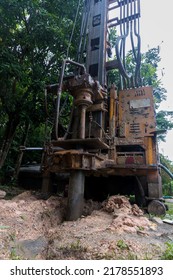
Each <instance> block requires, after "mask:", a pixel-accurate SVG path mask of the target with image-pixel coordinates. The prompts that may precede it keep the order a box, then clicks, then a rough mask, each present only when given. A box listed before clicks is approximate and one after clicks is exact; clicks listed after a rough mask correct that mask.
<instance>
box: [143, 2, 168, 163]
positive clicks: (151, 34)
mask: <svg viewBox="0 0 173 280" xmlns="http://www.w3.org/2000/svg"><path fill="white" fill-rule="evenodd" d="M172 26H173V17H172V1H171V0H141V39H142V52H145V51H146V50H147V49H148V48H153V47H157V46H158V45H160V57H161V62H160V64H159V73H158V74H159V78H160V79H162V83H163V86H164V88H165V89H166V90H167V100H166V101H165V102H163V103H162V104H161V107H160V109H161V110H170V111H173V74H172V72H173V71H172V68H173V55H172V53H173V41H172ZM162 41H163V43H162ZM159 150H160V152H161V153H163V154H164V155H165V156H168V157H169V159H170V160H172V161H173V130H172V131H170V132H168V134H167V137H166V142H165V143H161V144H160V145H159Z"/></svg>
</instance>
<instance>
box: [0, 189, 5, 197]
mask: <svg viewBox="0 0 173 280" xmlns="http://www.w3.org/2000/svg"><path fill="white" fill-rule="evenodd" d="M6 194H7V193H6V192H5V191H1V190H0V199H3V198H4V197H5V196H6Z"/></svg>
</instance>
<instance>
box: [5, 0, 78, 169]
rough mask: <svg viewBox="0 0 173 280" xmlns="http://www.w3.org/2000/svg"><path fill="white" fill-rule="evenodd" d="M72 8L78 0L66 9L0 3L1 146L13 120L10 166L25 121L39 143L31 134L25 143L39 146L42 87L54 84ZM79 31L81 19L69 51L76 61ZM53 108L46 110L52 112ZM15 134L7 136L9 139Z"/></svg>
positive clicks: (19, 1) (22, 1) (52, 4)
mask: <svg viewBox="0 0 173 280" xmlns="http://www.w3.org/2000/svg"><path fill="white" fill-rule="evenodd" d="M77 4H78V1H77V0H67V1H66V3H65V5H62V1H57V0H52V1H48V0H45V1H41V0H35V1H33V0H9V1H6V0H2V1H1V2H0V23H1V24H0V110H1V117H0V145H2V143H3V140H4V139H5V141H6V140H7V139H6V138H5V137H6V135H7V127H8V124H9V123H11V120H13V121H14V122H15V125H13V128H14V133H15V135H16V136H15V138H14V140H13V145H12V149H11V151H10V154H9V156H8V159H7V161H6V165H7V166H9V165H14V159H15V158H16V152H17V147H19V146H20V145H21V144H22V143H21V141H22V137H23V133H25V132H24V131H23V128H24V127H25V123H28V122H30V124H31V130H32V131H35V128H36V127H37V128H38V129H37V133H38V134H39V135H38V139H37V138H36V137H35V133H33V134H30V135H29V141H28V142H32V143H33V142H34V140H36V142H35V145H37V143H38V142H39V143H38V144H40V143H41V142H42V144H43V141H44V136H43V133H42V131H43V123H44V122H45V119H46V114H45V110H44V88H45V85H47V84H50V83H57V79H58V76H59V71H60V65H61V61H62V58H65V57H66V50H67V46H68V44H69V38H70V33H71V30H72V27H73V24H74V18H75V13H76V8H77ZM67 7H70V8H67ZM79 28H80V20H78V21H77V26H76V29H75V35H74V37H73V40H72V44H71V47H70V53H69V57H70V58H71V59H74V58H75V54H76V45H77V42H78V36H79V34H80V32H79ZM51 104H52V105H53V103H51ZM52 105H51V107H52V108H51V111H53V110H54V107H53V106H52ZM9 130H10V128H9ZM38 130H40V132H38ZM14 133H11V134H8V137H11V138H13V137H14ZM32 138H33V140H32ZM34 138H36V139H34ZM41 138H42V139H41ZM35 145H34V146H35Z"/></svg>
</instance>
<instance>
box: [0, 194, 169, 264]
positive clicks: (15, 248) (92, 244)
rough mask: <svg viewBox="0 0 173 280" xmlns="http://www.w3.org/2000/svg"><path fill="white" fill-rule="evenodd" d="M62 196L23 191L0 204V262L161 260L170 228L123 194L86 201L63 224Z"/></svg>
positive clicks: (64, 209) (0, 201) (63, 208)
mask: <svg viewBox="0 0 173 280" xmlns="http://www.w3.org/2000/svg"><path fill="white" fill-rule="evenodd" d="M66 205H67V198H64V197H58V196H51V197H49V198H48V199H45V198H44V199H43V198H42V197H41V196H40V195H39V194H38V193H36V192H33V191H24V192H22V193H21V194H19V195H16V196H15V197H13V198H12V199H10V200H7V199H1V200H0V259H1V260H2V259H3V260H4V259H49V260H50V259H57V260H59V259H61V260H62V259H77V260H78V259H89V260H91V259H161V258H162V257H163V253H164V251H165V248H166V245H165V242H170V241H173V226H172V225H168V224H165V223H163V222H162V221H161V219H159V218H157V219H155V218H154V219H153V218H151V217H149V216H148V215H146V214H145V213H143V212H142V211H141V210H140V209H139V208H138V206H137V205H131V204H130V203H129V200H128V198H126V197H124V196H112V197H110V198H109V199H108V200H106V201H104V202H103V203H98V202H93V201H91V200H90V201H86V202H85V207H84V212H83V216H82V217H81V218H80V219H78V220H77V221H74V222H67V221H65V213H66Z"/></svg>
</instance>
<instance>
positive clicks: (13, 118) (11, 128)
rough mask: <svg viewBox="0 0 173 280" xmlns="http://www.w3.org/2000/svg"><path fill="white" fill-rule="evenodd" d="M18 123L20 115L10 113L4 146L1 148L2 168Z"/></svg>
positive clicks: (0, 165)
mask: <svg viewBox="0 0 173 280" xmlns="http://www.w3.org/2000/svg"><path fill="white" fill-rule="evenodd" d="M18 124H19V116H18V115H16V114H12V115H10V116H9V120H8V122H7V124H6V129H5V133H4V137H3V141H2V146H1V149H0V169H1V168H2V167H3V165H4V163H5V160H6V158H7V155H8V152H9V150H10V147H11V144H12V141H13V138H14V135H15V132H16V128H17V126H18Z"/></svg>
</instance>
